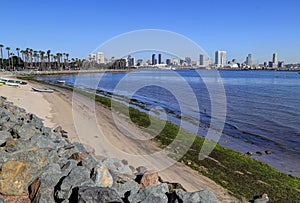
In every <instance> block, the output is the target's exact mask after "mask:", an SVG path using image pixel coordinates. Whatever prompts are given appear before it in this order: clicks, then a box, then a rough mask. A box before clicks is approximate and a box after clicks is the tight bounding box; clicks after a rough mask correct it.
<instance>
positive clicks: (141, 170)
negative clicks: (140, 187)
mask: <svg viewBox="0 0 300 203" xmlns="http://www.w3.org/2000/svg"><path fill="white" fill-rule="evenodd" d="M147 170H148V169H147V168H146V167H145V166H139V167H137V168H136V171H137V173H136V175H137V176H142V175H144V174H145V173H146V172H147Z"/></svg>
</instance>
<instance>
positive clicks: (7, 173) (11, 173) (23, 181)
mask: <svg viewBox="0 0 300 203" xmlns="http://www.w3.org/2000/svg"><path fill="white" fill-rule="evenodd" d="M41 171H42V166H40V165H39V164H38V163H32V162H25V161H18V160H9V161H7V162H5V163H4V164H2V170H1V173H0V193H1V194H3V195H21V194H22V193H23V192H24V191H25V190H27V188H28V186H29V185H30V184H31V183H32V182H33V181H34V180H35V179H37V178H38V176H39V175H40V173H41Z"/></svg>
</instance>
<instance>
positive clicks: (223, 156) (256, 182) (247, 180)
mask: <svg viewBox="0 0 300 203" xmlns="http://www.w3.org/2000/svg"><path fill="white" fill-rule="evenodd" d="M22 79H27V80H33V81H36V82H39V83H43V84H48V85H49V83H47V82H44V81H38V80H36V79H34V78H33V77H31V76H29V77H23V78H22ZM50 85H53V84H50ZM56 86H59V87H60V88H64V89H67V90H71V91H73V90H74V91H76V92H77V93H80V94H82V95H84V96H87V97H89V98H93V99H95V101H97V102H99V103H101V104H102V105H103V106H105V107H107V108H111V107H112V102H113V107H114V111H118V112H119V113H123V114H125V113H126V112H125V111H128V110H126V109H128V107H127V106H126V105H124V104H121V103H118V102H116V101H112V100H110V99H109V98H106V97H103V96H99V95H94V94H92V93H88V92H85V91H83V90H78V89H73V88H72V87H68V86H60V85H56ZM129 114H130V119H131V121H132V122H134V123H135V124H137V125H138V126H140V127H141V128H142V129H144V130H146V131H147V132H149V133H150V134H155V135H156V136H155V138H153V139H154V140H155V141H156V142H158V143H159V145H160V147H161V148H168V146H172V145H173V144H174V143H177V145H176V146H178V147H177V148H176V149H178V150H179V151H180V150H181V149H182V148H184V147H185V143H190V142H191V141H192V145H191V146H190V147H189V148H188V150H187V152H186V153H185V154H184V155H183V156H182V157H176V153H173V154H171V153H170V157H172V156H173V158H175V159H176V160H178V161H180V162H182V163H185V164H186V165H187V166H189V167H191V168H192V169H194V170H196V171H198V172H199V173H201V174H203V175H205V176H207V177H209V178H210V179H212V180H214V181H215V182H216V183H218V184H220V185H221V186H223V187H224V188H226V189H228V190H229V191H230V192H231V194H232V195H234V196H236V197H237V198H239V199H242V198H243V197H245V198H246V199H247V200H248V201H251V200H253V198H254V197H255V196H257V195H261V194H264V193H266V194H268V196H269V198H270V202H275V203H281V202H286V203H287V202H289V203H293V202H295V203H296V202H300V179H299V178H297V177H293V176H291V175H288V174H285V173H282V172H280V171H278V170H276V169H274V168H272V167H271V166H269V165H267V164H265V163H263V162H260V161H258V160H256V159H254V158H250V157H247V156H245V155H244V154H242V153H239V152H235V151H233V150H231V149H228V148H225V147H222V146H220V145H219V144H216V143H213V141H211V144H213V145H214V144H216V146H215V148H214V150H213V151H212V153H211V154H209V156H208V157H206V158H205V159H203V160H199V158H198V157H199V153H200V150H201V147H202V146H203V143H204V141H205V139H204V138H202V137H199V136H196V135H194V134H192V133H190V132H188V131H186V130H184V129H180V128H179V127H178V126H177V125H175V124H173V123H170V122H166V121H163V120H159V119H158V118H154V117H152V116H150V115H149V114H147V113H145V112H141V111H139V110H137V109H135V108H132V107H129ZM151 122H152V123H151ZM153 123H154V124H155V125H153ZM150 125H151V126H164V127H163V129H162V130H159V133H157V132H158V130H157V129H155V127H152V128H148V127H149V126H150ZM178 134H180V136H179V137H178Z"/></svg>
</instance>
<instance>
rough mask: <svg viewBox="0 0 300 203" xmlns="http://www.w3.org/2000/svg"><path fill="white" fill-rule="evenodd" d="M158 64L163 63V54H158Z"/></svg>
mask: <svg viewBox="0 0 300 203" xmlns="http://www.w3.org/2000/svg"><path fill="white" fill-rule="evenodd" d="M158 64H161V54H158Z"/></svg>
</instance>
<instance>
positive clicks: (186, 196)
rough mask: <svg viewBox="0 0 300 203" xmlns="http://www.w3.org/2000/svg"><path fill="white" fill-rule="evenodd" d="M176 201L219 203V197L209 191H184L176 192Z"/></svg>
mask: <svg viewBox="0 0 300 203" xmlns="http://www.w3.org/2000/svg"><path fill="white" fill-rule="evenodd" d="M174 194H175V195H176V200H177V201H178V202H186V203H194V202H198V203H218V202H219V201H218V199H217V197H216V196H215V195H214V193H212V192H211V191H209V190H201V191H198V192H185V191H182V190H174Z"/></svg>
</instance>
